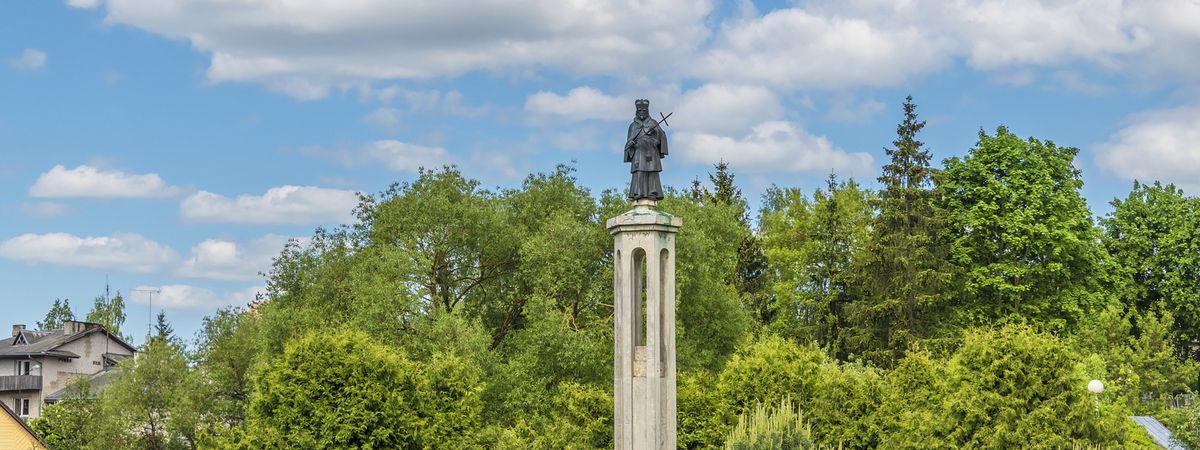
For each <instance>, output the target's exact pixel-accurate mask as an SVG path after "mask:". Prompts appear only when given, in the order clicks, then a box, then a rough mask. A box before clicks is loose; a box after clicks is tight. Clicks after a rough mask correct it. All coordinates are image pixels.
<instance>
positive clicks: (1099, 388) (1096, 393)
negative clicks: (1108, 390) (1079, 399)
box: [1088, 380, 1104, 414]
mask: <svg viewBox="0 0 1200 450" xmlns="http://www.w3.org/2000/svg"><path fill="white" fill-rule="evenodd" d="M1088 390H1089V391H1092V397H1093V399H1095V401H1096V414H1100V393H1101V392H1104V383H1101V382H1100V380H1092V381H1091V382H1089V383H1088Z"/></svg>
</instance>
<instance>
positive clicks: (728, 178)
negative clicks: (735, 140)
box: [691, 161, 776, 326]
mask: <svg viewBox="0 0 1200 450" xmlns="http://www.w3.org/2000/svg"><path fill="white" fill-rule="evenodd" d="M713 167H714V168H715V169H717V173H716V174H712V173H710V174H708V180H709V182H711V183H712V185H713V191H711V192H710V191H709V190H708V188H702V187H701V186H700V180H695V181H693V182H692V190H691V197H692V199H693V200H697V201H699V202H700V203H702V204H712V203H721V204H726V205H732V206H735V207H737V208H738V210H739V213H738V217H739V219H738V220H739V222H740V223H741V224H742V227H744V228H745V229H746V230H747V231H751V230H750V220H749V219H750V217H749V214H747V211H748V208H747V206H746V200H745V199H744V198H742V190H741V189H739V188H738V187H737V186H736V185H734V184H733V179H734V178H735V177H734V174H733V172H731V171H730V170H729V163H726V162H724V161H722V162H718V163H716V164H714V165H713ZM728 281H729V282H731V283H732V284H733V286H734V288H736V289H737V292H738V295H739V297H740V298H741V300H742V304H743V305H744V307H745V308H746V310H747V312H749V313H750V314H751V316H752V317H753V318H754V319H755V321H756V322H757V323H758V324H759V325H760V326H765V325H770V324H771V322H773V321H774V318H775V313H776V310H775V308H774V302H775V295H774V293H773V292H772V290H771V273H770V271H769V270H768V262H767V257H766V255H765V254H764V253H763V246H762V238H760V237H759V236H758V235H756V234H755V233H753V232H752V231H751V232H749V233H747V234H746V237H744V238H742V244H741V246H739V247H738V257H737V269H736V273H735V274H734V276H733V277H732V279H730V280H728Z"/></svg>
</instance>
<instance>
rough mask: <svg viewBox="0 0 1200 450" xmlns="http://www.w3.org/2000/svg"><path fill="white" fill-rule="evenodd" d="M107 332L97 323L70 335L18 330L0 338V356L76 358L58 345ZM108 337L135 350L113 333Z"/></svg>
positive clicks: (61, 331) (45, 331) (56, 332)
mask: <svg viewBox="0 0 1200 450" xmlns="http://www.w3.org/2000/svg"><path fill="white" fill-rule="evenodd" d="M107 332H108V331H107V330H105V329H104V326H103V325H100V324H98V323H88V324H85V328H84V329H83V331H80V332H78V333H75V334H71V335H67V334H66V333H65V332H64V331H63V330H41V331H34V330H20V331H18V332H17V333H18V334H17V335H16V336H13V337H10V338H8V339H0V358H28V357H31V356H54V357H59V358H78V357H79V355H76V354H75V353H72V352H69V351H66V350H60V349H59V347H62V346H63V345H66V344H69V343H71V342H74V341H76V340H79V339H82V338H84V337H85V336H88V335H91V334H93V333H107ZM109 337H111V338H112V339H113V340H114V341H116V342H117V343H118V344H120V345H122V346H124V347H125V348H127V349H129V351H130V352H135V351H137V350H136V349H134V348H133V346H132V345H129V344H127V343H125V341H122V340H121V338H119V337H117V336H113V335H109Z"/></svg>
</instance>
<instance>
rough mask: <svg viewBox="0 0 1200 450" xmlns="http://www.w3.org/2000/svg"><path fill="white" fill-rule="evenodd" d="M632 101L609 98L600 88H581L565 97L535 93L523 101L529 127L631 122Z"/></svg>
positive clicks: (572, 90) (544, 92)
mask: <svg viewBox="0 0 1200 450" xmlns="http://www.w3.org/2000/svg"><path fill="white" fill-rule="evenodd" d="M634 100H635V99H632V98H623V97H610V96H608V95H604V93H603V92H601V91H600V90H599V89H596V88H593V87H590V86H580V87H577V88H575V89H571V91H570V92H567V95H566V96H561V95H558V94H555V93H553V92H546V91H538V92H537V93H536V94H533V95H530V96H529V97H527V98H526V99H525V112H526V113H528V114H529V115H530V116H529V119H528V120H527V123H529V124H530V125H566V124H569V123H573V122H578V121H580V120H589V119H599V120H606V121H619V120H626V119H631V118H632V117H633V114H632V111H633V110H634V106H633V101H634Z"/></svg>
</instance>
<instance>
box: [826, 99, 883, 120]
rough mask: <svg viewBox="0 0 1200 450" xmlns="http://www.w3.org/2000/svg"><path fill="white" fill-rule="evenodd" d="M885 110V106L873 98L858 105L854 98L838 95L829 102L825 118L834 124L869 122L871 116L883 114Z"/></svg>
mask: <svg viewBox="0 0 1200 450" xmlns="http://www.w3.org/2000/svg"><path fill="white" fill-rule="evenodd" d="M886 108H887V105H885V104H883V103H882V102H877V101H875V99H873V98H869V99H866V100H864V101H863V102H862V103H858V102H857V101H856V100H855V98H854V96H851V95H839V96H836V97H834V99H833V101H832V102H830V106H829V112H828V113H827V114H825V118H826V119H829V120H832V121H834V122H843V123H862V122H866V121H868V120H870V119H871V116H874V115H875V114H878V113H881V112H883V110H884V109H886Z"/></svg>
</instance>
